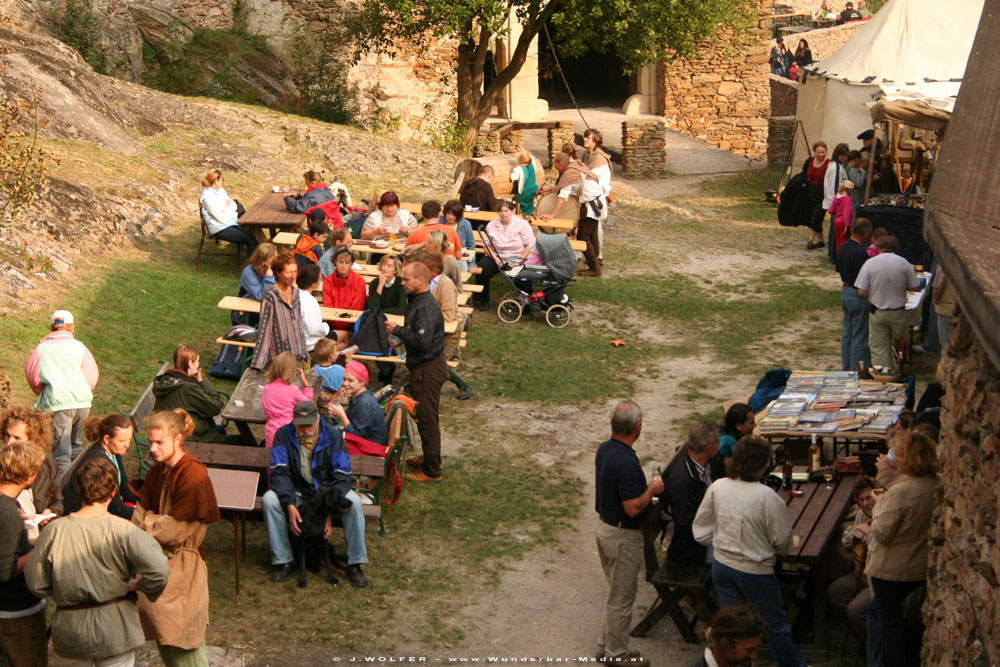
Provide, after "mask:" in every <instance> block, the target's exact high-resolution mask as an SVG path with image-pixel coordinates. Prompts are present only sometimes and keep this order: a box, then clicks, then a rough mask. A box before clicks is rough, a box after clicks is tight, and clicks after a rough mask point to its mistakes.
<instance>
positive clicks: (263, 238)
mask: <svg viewBox="0 0 1000 667" xmlns="http://www.w3.org/2000/svg"><path fill="white" fill-rule="evenodd" d="M244 229H247V227H244ZM249 229H250V233H251V234H253V237H254V238H255V239H257V243H267V242H268V241H270V240H271V239H269V238H267V234H265V233H264V230H263V229H261V228H260V227H258V226H257V225H254V226H253V227H250V228H249ZM271 238H274V235H273V234H272V235H271Z"/></svg>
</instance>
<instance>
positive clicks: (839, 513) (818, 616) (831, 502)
mask: <svg viewBox="0 0 1000 667" xmlns="http://www.w3.org/2000/svg"><path fill="white" fill-rule="evenodd" d="M795 470H796V471H797V472H801V471H804V470H806V468H805V467H796V468H795ZM856 480H857V475H855V474H850V473H848V474H844V473H838V477H837V479H836V480H835V481H833V482H831V483H829V484H827V483H826V482H823V481H820V482H801V483H796V484H793V485H792V486H793V487H795V488H796V490H798V491H801V492H802V495H801V496H792V495H791V494H790V493H789V492H788V491H785V490H781V491H779V492H778V495H779V496H780V497H781V499H782V500H784V501H785V504H786V505H787V506H788V512H789V515H790V517H791V520H792V535H793V536H797V537H798V546H797V547H796V546H794V544H795V543H794V539H795V538H794V537H793V546H792V547H791V548H790V549H789V551H788V553H787V554H785V555H783V556H781V562H782V563H797V564H802V565H805V566H807V567H808V574H807V577H806V578H807V586H808V590H809V594H810V597H811V598H812V607H813V610H812V615H813V619H812V621H813V641H814V642H815V643H814V645H813V646H812V647H811V648H812V650H815V651H817V652H819V653H821V654H823V656H824V657H825V653H826V644H827V627H826V575H825V572H824V564H825V561H826V557H827V555H829V553H830V550H831V548H832V547H833V546H834V545H835V544H836V543H837V541H838V540H839V539H840V537H841V529H840V525H841V522H842V521H843V519H844V515H845V514H846V513H847V509H848V508H849V507H850V505H851V503H852V502H853V500H854V494H853V492H854V483H855V481H856ZM800 648H803V651H805V650H808V647H800ZM820 659H822V658H820Z"/></svg>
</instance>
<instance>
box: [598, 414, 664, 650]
mask: <svg viewBox="0 0 1000 667" xmlns="http://www.w3.org/2000/svg"><path fill="white" fill-rule="evenodd" d="M640 433H642V410H640V409H639V406H638V405H636V404H635V403H633V402H632V401H621V402H619V403H618V405H616V406H615V409H614V412H613V413H612V414H611V439H610V440H606V441H605V442H603V443H601V446H600V447H598V448H597V457H596V459H595V461H594V463H595V467H596V472H597V484H596V489H597V493H596V500H595V507H596V509H597V513H598V515H599V516H600V519H601V523H600V524H598V526H597V553H598V555H599V556H600V559H601V568H602V569H603V570H604V576H605V577H606V578H607V580H608V586H609V591H608V599H607V604H606V606H605V617H604V623H603V625H602V626H601V633H600V636H599V637H598V640H597V643H598V646H599V650H598V653H597V659H598V661H600V662H603V663H605V664H608V665H612V664H627V665H633V666H634V667H648V665H649V661H648V660H646V659H645V658H643V657H642V656H641V655H639V653H638V652H630V651H629V650H628V646H629V631H630V629H631V626H632V604H633V603H634V602H635V594H636V589H637V579H638V575H639V566H640V565H641V564H642V562H643V541H642V526H643V525H644V524H645V523H647V522H648V521H649V520H650V516H651V514H652V512H653V511H654V509H655V508H654V507H653V506H652V503H653V497H654V496H656V495H657V494H659V493H661V492H662V491H663V480H662V479H654V480H653V481H652V482H650V483H649V484H648V485H647V484H646V475H645V474H644V473H643V471H642V466H640V465H639V457H638V456H636V453H635V449H634V446H635V441H636V440H638V439H639V434H640Z"/></svg>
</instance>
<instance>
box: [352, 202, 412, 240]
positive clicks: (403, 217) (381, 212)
mask: <svg viewBox="0 0 1000 667" xmlns="http://www.w3.org/2000/svg"><path fill="white" fill-rule="evenodd" d="M416 228H417V219H416V218H414V217H413V214H412V213H410V212H409V211H407V210H406V209H405V208H400V207H399V197H398V196H397V195H396V193H395V192H393V191H392V190H389V191H387V192H383V193H382V196H381V197H379V200H378V210H377V211H372V212H371V215H369V216H368V218H367V219H366V220H365V224H364V226H362V227H361V238H363V239H373V238H375V237H376V236H378V235H380V234H381V235H385V234H395V235H396V236H399V237H401V238H406V237H407V236H409V235H410V232H412V231H413V230H414V229H416Z"/></svg>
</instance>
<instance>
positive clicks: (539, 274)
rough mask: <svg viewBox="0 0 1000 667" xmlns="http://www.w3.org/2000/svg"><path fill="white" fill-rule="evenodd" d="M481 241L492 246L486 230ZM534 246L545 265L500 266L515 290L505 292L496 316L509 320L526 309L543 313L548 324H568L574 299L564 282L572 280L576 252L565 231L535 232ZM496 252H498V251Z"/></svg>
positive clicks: (534, 312)
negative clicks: (554, 232) (556, 232)
mask: <svg viewBox="0 0 1000 667" xmlns="http://www.w3.org/2000/svg"><path fill="white" fill-rule="evenodd" d="M482 236H483V243H485V244H487V246H488V247H490V248H492V249H493V250H494V253H496V250H495V248H493V243H492V240H491V239H490V237H489V234H487V233H486V232H485V230H484V231H483V235H482ZM536 248H537V251H538V254H539V255H540V256H541V258H542V262H543V263H544V266H538V265H534V264H525V265H516V266H513V267H511V266H509V263H508V264H507V265H504V266H503V267H501V271H500V274H501V275H502V276H503V279H504V280H506V281H507V283H508V284H509V285H510V286H511V287H513V288H514V289H515V290H516V291H514V292H508V293H507V294H505V295H504V297H503V298H502V299H501V300H500V304H499V305H498V306H497V316H498V317H499V318H500V319H501V320H503V321H504V322H507V323H508V324H512V323H514V322H517V321H518V320H519V319H521V316H522V315H523V314H524V312H525V311H527V312H528V313H530V314H536V313H538V314H541V313H544V314H545V321H546V322H548V324H549V326H551V327H555V328H556V329H561V328H563V327H564V326H566V325H567V324H569V316H570V313H571V312H572V310H573V301H572V300H571V299H570V298H569V295H568V294H566V292H565V290H566V286H567V285H569V284H570V283H572V282H573V274H574V273H575V272H576V254H575V253H574V252H573V248H572V246H570V244H569V238H568V237H567V236H566V235H565V234H538V236H537V238H536ZM497 254H498V253H497Z"/></svg>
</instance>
